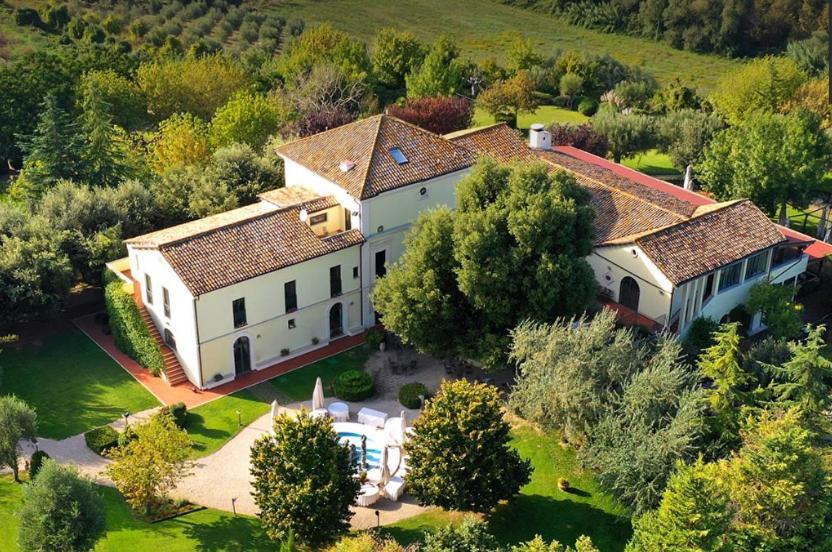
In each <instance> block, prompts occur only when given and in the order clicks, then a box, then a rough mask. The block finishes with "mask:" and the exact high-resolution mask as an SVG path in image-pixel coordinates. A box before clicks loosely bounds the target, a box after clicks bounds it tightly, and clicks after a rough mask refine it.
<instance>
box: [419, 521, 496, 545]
mask: <svg viewBox="0 0 832 552" xmlns="http://www.w3.org/2000/svg"><path fill="white" fill-rule="evenodd" d="M499 549H500V545H499V543H498V542H497V539H496V538H494V535H492V534H491V533H489V532H488V524H486V523H485V522H484V521H482V520H479V519H477V518H476V517H474V516H465V518H464V519H463V520H462V523H459V524H454V523H450V524H448V525H446V526H445V527H442V528H440V529H439V530H438V531H435V532H433V533H428V534H427V535H426V536H425V545H424V546H423V547H422V550H423V552H493V551H495V550H497V551H499Z"/></svg>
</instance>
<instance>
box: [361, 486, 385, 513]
mask: <svg viewBox="0 0 832 552" xmlns="http://www.w3.org/2000/svg"><path fill="white" fill-rule="evenodd" d="M380 494H381V493H380V491H379V489H378V487H376V486H375V485H372V484H370V483H365V484H364V485H361V490H360V491H359V493H358V498H356V500H355V503H356V504H358V505H359V506H364V507H365V508H366V507H367V506H372V505H373V504H375V503H376V502H377V501H378V497H379V496H380Z"/></svg>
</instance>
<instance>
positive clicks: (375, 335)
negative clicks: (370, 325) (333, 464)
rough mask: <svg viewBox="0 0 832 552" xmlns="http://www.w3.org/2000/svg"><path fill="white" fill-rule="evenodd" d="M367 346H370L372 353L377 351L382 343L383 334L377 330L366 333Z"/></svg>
mask: <svg viewBox="0 0 832 552" xmlns="http://www.w3.org/2000/svg"><path fill="white" fill-rule="evenodd" d="M366 340H367V345H369V346H370V349H372V351H373V352H376V351H378V348H379V345H381V344H382V343H383V342H384V332H381V331H379V330H370V331H369V332H367V337H366Z"/></svg>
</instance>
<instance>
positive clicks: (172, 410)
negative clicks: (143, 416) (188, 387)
mask: <svg viewBox="0 0 832 552" xmlns="http://www.w3.org/2000/svg"><path fill="white" fill-rule="evenodd" d="M159 413H160V414H162V413H164V414H170V415H171V417H173V423H175V424H176V427H179V428H182V429H184V428H185V426H186V425H187V424H188V407H187V405H185V403H183V402H178V403H173V404H169V405H165V406H163V407H162V408H160V409H159Z"/></svg>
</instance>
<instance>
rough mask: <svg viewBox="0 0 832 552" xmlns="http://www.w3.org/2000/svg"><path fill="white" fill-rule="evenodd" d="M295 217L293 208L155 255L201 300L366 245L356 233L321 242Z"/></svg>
mask: <svg viewBox="0 0 832 552" xmlns="http://www.w3.org/2000/svg"><path fill="white" fill-rule="evenodd" d="M299 213H300V207H297V206H296V207H291V208H287V209H277V210H274V211H272V212H270V213H268V214H266V215H264V216H260V217H255V218H252V219H249V220H246V221H243V222H241V223H238V224H233V225H229V226H224V227H221V228H217V229H215V230H213V231H210V232H205V233H201V234H198V235H195V236H193V237H190V238H187V239H183V240H180V241H177V242H173V243H169V244H165V245H162V246H161V247H159V250H160V251H161V253H162V255H163V256H164V257H165V259H166V260H167V261H168V263H169V264H170V266H171V267H172V268H173V270H174V271H175V272H176V273H177V274H178V275H179V277H180V278H181V279H182V282H183V283H184V284H185V286H187V288H188V290H190V292H191V293H192V294H194V295H201V294H203V293H208V292H210V291H214V290H216V289H219V288H223V287H226V286H230V285H232V284H236V283H238V282H242V281H244V280H248V279H250V278H255V277H257V276H261V275H263V274H267V273H269V272H273V271H275V270H279V269H281V268H285V267H287V266H291V265H295V264H298V263H301V262H304V261H308V260H310V259H314V258H315V257H320V256H321V255H326V254H328V253H334V252H336V251H340V250H342V249H345V248H347V247H351V246H354V245H359V244H361V243H363V242H364V237H363V236H362V235H361V232H359V231H358V230H349V231H347V232H341V233H340V234H335V235H333V236H329V237H325V238H321V237H319V236H317V235H316V234H315V232H314V231H313V230H312V229H311V228H310V227H309V226H308V225H307V224H305V223H303V222H301V221H300V219H299Z"/></svg>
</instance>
